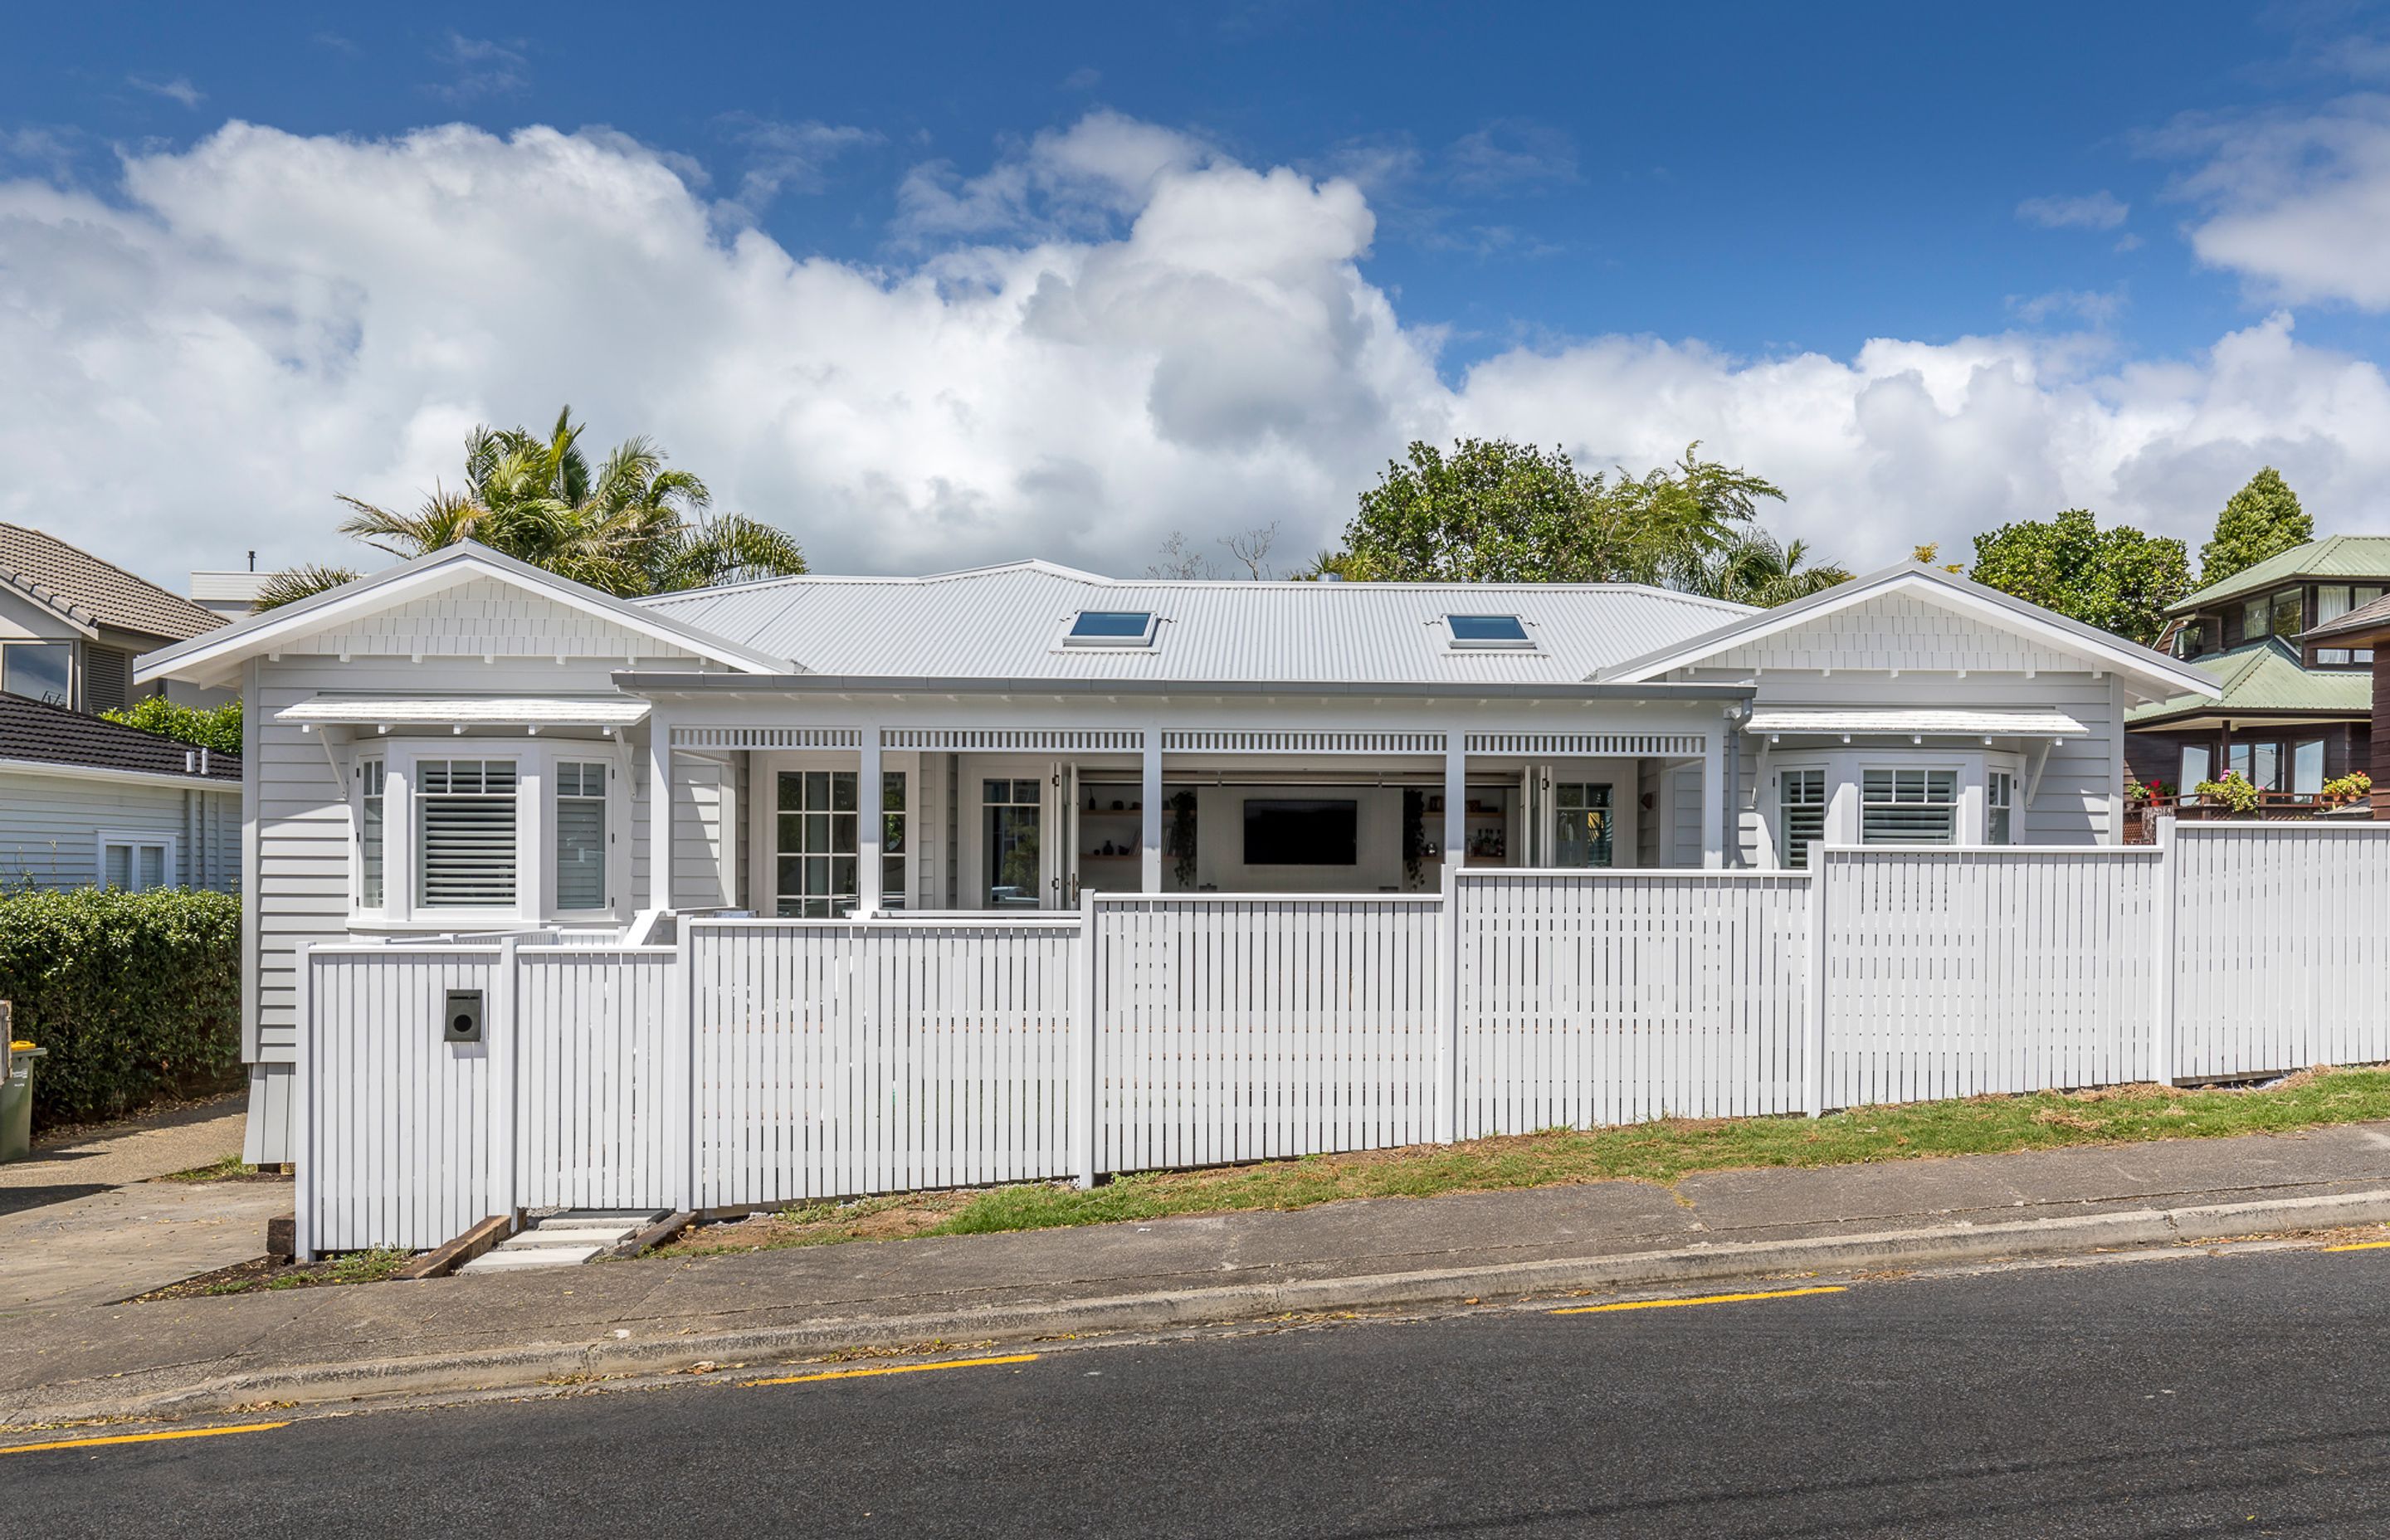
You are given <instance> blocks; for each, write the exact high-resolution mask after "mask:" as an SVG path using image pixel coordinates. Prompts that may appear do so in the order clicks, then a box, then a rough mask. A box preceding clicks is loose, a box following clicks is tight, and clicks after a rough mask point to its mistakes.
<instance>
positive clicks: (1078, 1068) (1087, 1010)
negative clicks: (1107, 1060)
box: [1071, 889, 1103, 1187]
mask: <svg viewBox="0 0 2390 1540" xmlns="http://www.w3.org/2000/svg"><path fill="white" fill-rule="evenodd" d="M1078 963H1079V968H1078V974H1079V976H1078V980H1077V983H1078V987H1077V988H1076V989H1074V990H1073V991H1072V1007H1073V1013H1074V1016H1075V1020H1074V1021H1073V1032H1072V1042H1071V1046H1072V1050H1073V1065H1072V1069H1073V1074H1072V1077H1071V1144H1072V1148H1073V1150H1074V1151H1075V1153H1076V1155H1077V1165H1078V1168H1079V1169H1078V1182H1079V1186H1081V1187H1094V1186H1095V1185H1096V1143H1097V1140H1098V1139H1099V1137H1100V1132H1099V1123H1100V1121H1101V1119H1102V1117H1103V1109H1102V1108H1101V1107H1100V1106H1099V1105H1098V1103H1097V1082H1098V1080H1099V1074H1098V1072H1097V1067H1096V1066H1097V1057H1096V1022H1097V1011H1096V974H1097V966H1098V965H1097V959H1096V895H1095V893H1094V892H1092V891H1089V890H1086V889H1082V890H1080V892H1079V957H1078Z"/></svg>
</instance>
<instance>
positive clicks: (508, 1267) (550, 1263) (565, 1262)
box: [456, 1246, 605, 1273]
mask: <svg viewBox="0 0 2390 1540" xmlns="http://www.w3.org/2000/svg"><path fill="white" fill-rule="evenodd" d="M603 1250H605V1248H604V1247H602V1246H525V1247H521V1248H520V1249H509V1248H508V1247H505V1246H501V1247H499V1248H497V1249H496V1250H495V1251H484V1252H482V1254H481V1255H480V1256H477V1257H475V1258H474V1259H473V1260H472V1261H470V1262H469V1263H467V1264H465V1265H464V1266H462V1267H459V1268H458V1269H456V1270H457V1271H458V1272H460V1273H518V1272H526V1271H529V1270H531V1269H533V1268H538V1267H575V1266H578V1265H580V1264H582V1263H585V1262H586V1261H588V1260H589V1259H590V1258H591V1257H594V1256H596V1255H597V1254H598V1252H599V1251H603Z"/></svg>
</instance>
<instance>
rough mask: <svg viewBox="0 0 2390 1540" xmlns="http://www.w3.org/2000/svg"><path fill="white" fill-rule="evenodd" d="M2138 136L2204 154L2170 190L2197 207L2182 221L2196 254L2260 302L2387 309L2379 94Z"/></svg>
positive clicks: (2387, 109) (2183, 124)
mask: <svg viewBox="0 0 2390 1540" xmlns="http://www.w3.org/2000/svg"><path fill="white" fill-rule="evenodd" d="M2150 143H2151V148H2153V149H2155V150H2157V151H2159V152H2160V153H2166V154H2175V155H2193V154H2195V155H2199V156H2202V157H2204V160H2205V164H2204V165H2202V166H2201V167H2200V168H2199V169H2198V170H2196V171H2195V172H2193V173H2191V174H2189V175H2188V176H2186V177H2184V178H2183V179H2182V181H2181V183H2180V186H2179V189H2178V190H2179V191H2180V192H2181V193H2182V194H2184V195H2185V196H2187V197H2189V198H2191V199H2195V200H2197V202H2198V203H2199V204H2200V205H2201V208H2202V217H2201V218H2200V219H2199V221H2198V222H2197V223H2195V224H2194V225H2192V226H2191V248H2192V250H2195V251H2196V252H2197V253H2198V254H2199V257H2200V260H2201V261H2203V262H2204V263H2208V264H2209V265H2211V266H2215V267H2222V268H2229V269H2230V270H2232V271H2234V272H2237V273H2239V274H2241V275H2242V277H2243V278H2245V279H2246V280H2248V282H2249V283H2250V285H2251V287H2252V288H2253V289H2255V290H2257V291H2258V292H2259V293H2261V294H2263V295H2266V296H2268V297H2269V298H2272V299H2276V300H2280V301H2284V302H2294V303H2296V302H2306V301H2312V300H2337V301H2345V302H2349V303H2352V304H2356V305H2358V306H2361V307H2363V308H2364V309H2367V310H2384V309H2390V263H2385V262H2384V260H2383V253H2384V250H2390V96H2348V97H2345V98H2343V99H2342V100H2340V101H2337V102H2334V103H2333V104H2332V105H2331V106H2330V107H2328V108H2326V109H2322V110H2320V111H2317V112H2312V113H2305V114H2292V113H2282V114H2273V115H2267V116H2259V117H2246V118H2229V119H2185V120H2182V121H2180V122H2177V123H2176V124H2175V125H2174V126H2173V127H2172V128H2170V129H2169V130H2168V131H2166V132H2165V134H2163V135H2156V136H2154V137H2153V138H2152V140H2151V141H2150Z"/></svg>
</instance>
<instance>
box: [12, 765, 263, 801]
mask: <svg viewBox="0 0 2390 1540" xmlns="http://www.w3.org/2000/svg"><path fill="white" fill-rule="evenodd" d="M0 771H5V772H10V773H14V774H16V775H19V776H63V777H65V778H67V779H70V780H93V781H122V782H126V783H129V784H131V785H135V786H175V787H181V788H183V789H186V790H191V791H222V792H225V794H226V795H228V796H235V797H238V796H239V795H240V782H239V780H238V779H237V778H236V777H234V776H183V775H176V774H174V773H173V772H172V771H167V770H116V769H111V768H110V767H109V766H107V765H104V764H69V763H67V762H65V761H61V760H49V759H0Z"/></svg>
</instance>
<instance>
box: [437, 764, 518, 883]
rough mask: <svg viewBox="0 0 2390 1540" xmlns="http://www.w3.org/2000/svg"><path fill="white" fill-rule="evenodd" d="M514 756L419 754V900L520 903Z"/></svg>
mask: <svg viewBox="0 0 2390 1540" xmlns="http://www.w3.org/2000/svg"><path fill="white" fill-rule="evenodd" d="M516 783H517V776H516V772H515V763H514V761H512V760H505V759H426V760H418V761H416V762H415V850H416V859H415V870H416V891H415V902H416V905H417V906H418V908H424V909H512V908H513V907H514V906H515V885H516V884H515V877H516V866H517V863H518V852H517V850H516V842H517V841H516V823H517V818H518V815H519V811H520V810H519V809H518V808H517V806H516V789H517V787H516Z"/></svg>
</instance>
